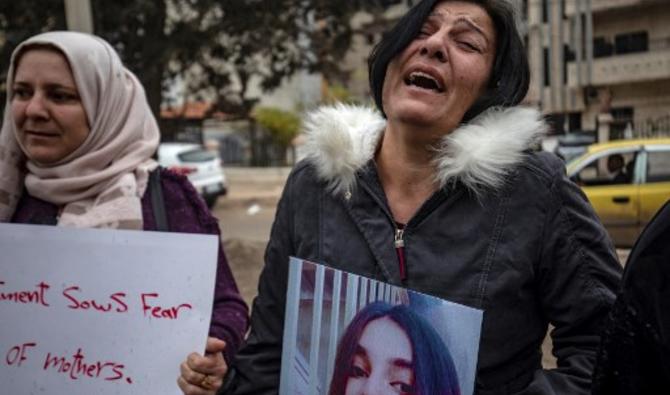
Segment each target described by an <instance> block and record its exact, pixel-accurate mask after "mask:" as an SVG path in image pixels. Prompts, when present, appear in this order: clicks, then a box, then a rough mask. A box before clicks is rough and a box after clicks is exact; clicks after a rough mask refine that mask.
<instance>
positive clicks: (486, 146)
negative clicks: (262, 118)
mask: <svg viewBox="0 0 670 395" xmlns="http://www.w3.org/2000/svg"><path fill="white" fill-rule="evenodd" d="M385 126H386V121H385V120H384V119H383V118H382V117H381V116H380V114H379V113H378V112H377V111H375V110H373V109H371V108H369V107H357V106H349V105H344V104H339V105H335V106H332V107H322V108H320V109H318V110H316V111H314V112H312V113H310V114H309V115H308V117H307V121H306V123H305V134H306V137H307V139H306V145H305V152H306V154H307V155H306V156H307V160H308V161H310V162H311V163H312V164H313V165H314V167H315V168H316V170H317V174H318V177H319V178H320V179H321V180H323V181H325V182H327V183H328V186H329V188H330V189H331V190H332V191H333V193H335V194H340V193H344V192H346V191H350V190H351V189H352V188H353V187H354V185H355V182H356V181H355V177H356V172H357V171H358V170H359V169H361V168H362V167H363V166H365V164H366V163H367V162H368V161H369V160H370V159H372V158H373V156H374V152H375V150H376V148H377V146H378V145H379V142H380V140H381V137H382V136H383V133H384V129H385ZM546 131H547V125H546V123H545V122H544V121H543V120H542V117H541V115H540V113H539V112H538V111H537V110H535V109H532V108H527V107H511V108H505V109H501V108H492V109H489V110H487V111H485V112H484V113H482V114H480V115H479V116H477V117H476V118H475V119H473V120H472V121H470V122H469V123H467V124H464V125H462V126H460V127H458V128H457V129H456V130H454V131H453V132H452V133H450V134H449V135H447V136H445V137H443V138H442V140H441V141H440V142H439V144H437V146H436V147H435V152H436V154H435V162H436V165H437V173H436V179H437V181H438V182H439V184H440V186H441V187H444V186H446V185H447V184H450V183H453V182H457V181H458V182H461V183H462V184H464V185H465V186H466V188H468V189H469V190H470V191H472V192H474V193H475V194H476V195H480V194H481V193H482V192H483V191H484V190H486V189H493V190H497V189H499V188H500V187H501V186H502V185H503V184H504V181H505V176H506V174H508V173H509V172H510V171H511V170H512V169H513V168H514V167H515V166H516V165H517V164H518V163H520V162H521V161H522V160H523V156H524V151H526V150H527V149H529V148H531V147H532V146H533V145H534V144H535V143H537V142H538V140H539V138H540V137H541V136H542V135H544V134H545V133H546Z"/></svg>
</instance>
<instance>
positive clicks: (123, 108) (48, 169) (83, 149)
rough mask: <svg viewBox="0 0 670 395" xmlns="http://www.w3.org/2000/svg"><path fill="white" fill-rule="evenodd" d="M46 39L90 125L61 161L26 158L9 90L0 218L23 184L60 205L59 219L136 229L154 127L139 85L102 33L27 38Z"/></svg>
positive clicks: (9, 211) (1, 144) (0, 146)
mask: <svg viewBox="0 0 670 395" xmlns="http://www.w3.org/2000/svg"><path fill="white" fill-rule="evenodd" d="M35 44H46V45H51V46H53V47H55V48H57V49H59V50H60V51H61V52H62V53H63V54H64V55H65V57H66V58H67V60H68V62H69V64H70V68H71V70H72V74H73V76H74V81H75V83H76V84H77V89H78V91H79V95H80V97H81V100H82V104H83V106H84V110H85V111H86V116H87V118H88V123H89V126H90V128H91V132H90V134H89V136H88V137H87V138H86V140H85V141H84V143H83V144H82V145H81V146H80V147H79V148H77V149H76V150H75V151H74V152H73V153H71V154H70V155H68V156H67V157H66V158H64V159H62V160H61V161H59V162H57V163H55V164H53V165H49V166H43V165H40V164H38V163H36V162H34V161H31V160H30V158H26V156H25V154H24V151H23V150H22V149H21V147H20V146H19V143H18V138H17V133H18V131H17V129H16V124H15V122H14V119H13V116H12V113H11V94H8V95H7V105H6V107H5V115H4V119H3V124H2V130H1V131H0V222H8V221H10V220H11V218H12V215H13V214H14V211H15V210H16V205H17V202H18V199H19V198H20V195H21V194H22V193H23V186H24V185H25V188H26V190H27V191H28V193H30V195H32V196H35V197H37V198H39V199H42V200H45V201H47V202H50V203H53V204H56V205H59V206H63V210H62V212H61V215H60V218H59V220H58V225H60V226H72V227H78V228H91V227H98V228H123V229H142V226H143V221H142V205H141V198H142V195H143V194H144V192H145V190H146V188H147V182H148V178H149V172H150V171H151V170H153V169H155V168H156V166H157V163H156V162H155V161H154V160H152V159H151V156H152V155H153V153H154V152H155V151H156V148H157V147H158V142H159V138H160V133H159V130H158V125H157V123H156V119H155V118H154V116H153V114H152V113H151V110H150V108H149V104H148V103H147V99H146V96H145V93H144V89H143V88H142V85H141V84H140V82H139V81H138V80H137V78H136V77H135V76H134V75H133V74H132V73H131V72H130V71H129V70H128V69H126V68H125V67H124V66H123V64H122V63H121V60H120V59H119V56H118V55H117V54H116V52H115V51H114V49H113V48H112V47H111V46H110V45H109V44H108V43H107V42H105V41H104V40H102V39H101V38H98V37H95V36H92V35H88V34H83V33H76V32H50V33H44V34H40V35H37V36H34V37H32V38H30V39H28V40H26V41H24V42H23V43H22V44H21V45H19V46H18V47H17V48H16V50H14V53H13V54H12V60H11V66H10V69H9V73H8V74H7V89H8V91H10V92H11V89H12V79H13V77H14V72H15V67H16V60H17V59H16V56H17V54H18V53H20V51H21V49H22V48H23V47H25V46H29V45H35Z"/></svg>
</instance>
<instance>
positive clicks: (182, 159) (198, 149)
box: [158, 143, 228, 208]
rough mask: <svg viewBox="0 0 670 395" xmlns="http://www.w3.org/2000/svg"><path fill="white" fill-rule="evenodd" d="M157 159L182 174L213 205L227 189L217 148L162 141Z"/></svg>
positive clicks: (164, 165)
mask: <svg viewBox="0 0 670 395" xmlns="http://www.w3.org/2000/svg"><path fill="white" fill-rule="evenodd" d="M158 163H160V165H161V166H163V167H165V168H167V169H170V170H172V171H174V172H176V173H179V174H183V175H185V176H186V177H188V180H189V181H190V182H191V184H193V186H194V187H195V189H196V190H197V191H198V193H199V194H200V195H201V196H202V197H203V199H204V200H205V202H206V203H207V207H209V208H212V207H214V204H216V200H217V199H218V197H219V196H223V195H225V194H226V193H227V192H228V184H227V182H226V176H225V175H224V173H223V168H222V161H221V158H220V157H219V155H218V153H217V152H213V151H208V150H206V149H205V148H204V147H203V146H202V145H199V144H190V143H161V144H160V146H159V147H158Z"/></svg>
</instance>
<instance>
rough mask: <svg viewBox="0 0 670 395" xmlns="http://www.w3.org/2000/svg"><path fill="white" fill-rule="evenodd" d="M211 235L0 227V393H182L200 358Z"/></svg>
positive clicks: (210, 287) (207, 314)
mask: <svg viewBox="0 0 670 395" xmlns="http://www.w3.org/2000/svg"><path fill="white" fill-rule="evenodd" d="M218 245H219V240H218V237H216V236H213V235H193V234H183V233H159V232H140V231H120V230H101V229H68V228H62V227H53V226H35V225H16V224H0V386H1V387H0V388H1V389H0V392H2V393H6V394H44V393H48V394H103V395H104V394H181V391H180V390H179V388H178V387H177V384H176V380H177V377H179V364H180V363H181V362H182V361H183V360H184V359H185V358H186V356H187V355H188V354H189V353H191V352H194V351H197V352H200V353H202V352H203V351H204V349H205V343H206V339H207V334H208V330H209V325H210V318H211V311H212V303H213V295H214V283H215V277H216V264H217V253H218Z"/></svg>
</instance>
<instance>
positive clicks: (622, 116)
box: [610, 107, 635, 140]
mask: <svg viewBox="0 0 670 395" xmlns="http://www.w3.org/2000/svg"><path fill="white" fill-rule="evenodd" d="M610 112H611V114H612V118H614V119H613V120H612V124H611V125H610V140H620V139H623V138H624V137H625V136H624V131H625V130H626V127H628V124H633V118H634V115H635V109H634V108H633V107H615V108H612V109H611V110H610Z"/></svg>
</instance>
